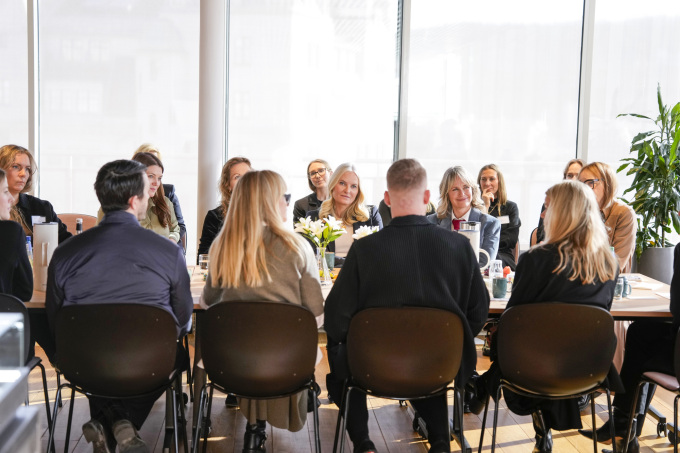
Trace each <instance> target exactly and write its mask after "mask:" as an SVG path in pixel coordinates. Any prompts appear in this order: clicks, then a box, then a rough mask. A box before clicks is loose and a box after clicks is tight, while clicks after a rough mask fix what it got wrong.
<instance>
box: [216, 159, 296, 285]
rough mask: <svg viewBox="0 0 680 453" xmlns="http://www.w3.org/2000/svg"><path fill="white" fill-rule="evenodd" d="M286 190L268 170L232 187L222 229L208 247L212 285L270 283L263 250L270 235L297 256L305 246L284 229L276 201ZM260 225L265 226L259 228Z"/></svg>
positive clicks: (251, 174)
mask: <svg viewBox="0 0 680 453" xmlns="http://www.w3.org/2000/svg"><path fill="white" fill-rule="evenodd" d="M285 191H286V183H285V182H284V181H283V178H282V177H281V175H279V174H278V173H276V172H273V171H270V170H262V171H251V172H248V173H246V174H245V175H243V176H242V177H241V179H239V181H238V184H236V187H235V188H234V191H233V194H232V197H231V203H230V205H229V210H228V211H227V216H226V218H225V219H224V227H223V228H222V230H220V232H219V233H218V234H217V237H216V238H215V240H214V241H213V243H212V245H211V246H210V252H209V253H210V264H209V266H210V275H211V279H212V283H213V285H215V286H218V285H219V286H222V287H227V288H238V287H239V286H240V285H241V284H244V285H245V286H246V287H250V288H253V287H259V286H262V285H263V284H264V282H265V281H267V282H270V281H271V275H270V274H269V269H268V267H267V250H268V248H269V245H270V244H269V241H270V240H271V236H269V235H266V234H265V228H268V230H269V233H270V234H271V235H273V237H278V238H280V239H281V240H283V242H284V243H285V244H286V245H287V246H288V247H289V248H290V249H291V250H293V251H295V252H297V253H298V254H299V256H300V257H302V256H303V247H309V246H308V245H307V244H306V243H304V241H303V240H302V239H301V238H300V237H299V236H298V235H297V234H295V233H293V232H292V231H289V230H287V229H286V228H285V227H284V224H283V220H282V219H281V214H280V213H279V200H280V199H281V198H282V197H283V194H284V193H285ZM263 225H266V227H265V226H263Z"/></svg>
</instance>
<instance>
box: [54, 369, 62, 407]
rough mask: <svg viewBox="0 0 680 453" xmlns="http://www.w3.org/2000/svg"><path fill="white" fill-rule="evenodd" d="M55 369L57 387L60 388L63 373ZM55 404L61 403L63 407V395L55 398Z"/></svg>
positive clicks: (60, 405)
mask: <svg viewBox="0 0 680 453" xmlns="http://www.w3.org/2000/svg"><path fill="white" fill-rule="evenodd" d="M54 371H55V372H56V373H57V388H59V387H60V386H61V373H60V372H58V371H57V370H54ZM54 404H57V405H59V407H62V404H61V396H59V397H57V398H55V399H54Z"/></svg>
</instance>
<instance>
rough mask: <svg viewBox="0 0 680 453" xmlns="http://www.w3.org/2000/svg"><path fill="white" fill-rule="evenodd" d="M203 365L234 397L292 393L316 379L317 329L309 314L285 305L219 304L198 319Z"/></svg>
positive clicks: (212, 378)
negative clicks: (199, 321) (199, 322)
mask: <svg viewBox="0 0 680 453" xmlns="http://www.w3.org/2000/svg"><path fill="white" fill-rule="evenodd" d="M200 335H201V338H200V341H201V345H202V353H203V365H204V367H205V371H206V372H207V373H208V376H209V377H210V380H211V381H212V382H213V383H215V384H216V385H217V386H219V387H222V389H224V390H226V391H228V392H229V393H234V394H236V395H243V396H249V397H252V398H268V397H272V396H277V395H285V394H288V393H291V392H293V391H295V390H297V389H299V388H300V387H302V386H303V385H304V384H305V383H306V382H308V381H309V380H310V379H311V378H313V377H314V366H315V364H316V353H317V345H318V328H317V325H316V319H315V317H314V315H313V314H312V312H310V311H309V310H308V309H307V308H305V307H302V306H300V305H294V304H289V303H286V302H242V301H239V302H220V303H218V304H215V305H213V306H211V307H210V308H208V310H207V311H206V313H205V314H204V315H203V317H202V319H201V329H200Z"/></svg>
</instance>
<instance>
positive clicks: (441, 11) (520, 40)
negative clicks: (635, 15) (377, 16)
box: [406, 0, 583, 248]
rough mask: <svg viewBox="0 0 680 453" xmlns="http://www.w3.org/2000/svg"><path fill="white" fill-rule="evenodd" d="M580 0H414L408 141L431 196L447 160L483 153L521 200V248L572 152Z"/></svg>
mask: <svg viewBox="0 0 680 453" xmlns="http://www.w3.org/2000/svg"><path fill="white" fill-rule="evenodd" d="M582 15H583V3H582V2H560V3H556V2H542V1H540V0H521V1H514V2H506V1H503V0H484V1H479V2H450V1H448V0H424V1H420V0H419V1H417V2H416V1H414V2H412V5H411V40H410V61H409V68H408V69H409V76H408V124H407V149H406V152H407V154H408V155H409V156H412V157H415V158H418V159H420V161H421V162H422V163H423V164H424V165H425V166H426V168H427V171H428V177H429V186H430V190H431V191H432V192H433V194H437V196H436V197H433V198H434V201H435V202H436V200H437V199H438V198H439V197H438V187H439V182H440V179H441V177H442V174H443V172H444V170H445V169H446V168H448V167H450V166H453V165H462V166H464V167H465V168H466V169H467V170H468V171H469V172H470V173H471V174H473V175H474V177H475V178H476V177H477V173H478V171H479V169H480V168H481V167H482V166H483V165H485V164H489V163H495V164H497V165H499V167H500V169H501V171H502V172H503V173H504V175H505V181H506V184H507V189H508V198H509V199H510V200H512V201H514V202H516V203H517V204H518V205H519V209H520V217H521V219H522V228H521V230H520V242H521V244H522V248H524V247H525V246H526V245H528V242H529V236H530V234H531V231H532V230H533V229H534V228H535V227H536V226H537V225H538V218H539V214H540V208H541V204H542V203H543V199H544V193H545V190H546V189H547V188H548V187H549V186H550V185H552V184H553V183H555V182H558V181H559V180H560V179H561V178H562V169H563V167H564V164H565V163H566V161H568V160H569V159H571V158H574V157H575V156H576V130H577V116H578V115H577V114H578V94H579V91H578V90H579V61H580V50H581V23H582Z"/></svg>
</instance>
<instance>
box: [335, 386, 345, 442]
mask: <svg viewBox="0 0 680 453" xmlns="http://www.w3.org/2000/svg"><path fill="white" fill-rule="evenodd" d="M346 393H347V380H345V382H344V383H343V385H342V396H341V398H340V406H339V407H338V409H339V410H338V421H337V423H336V424H335V438H334V439H333V453H335V452H336V451H338V440H339V437H338V436H340V435H344V434H345V433H344V428H343V431H341V430H340V428H341V424H342V414H343V410H344V408H345V399H346V398H347V395H346Z"/></svg>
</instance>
